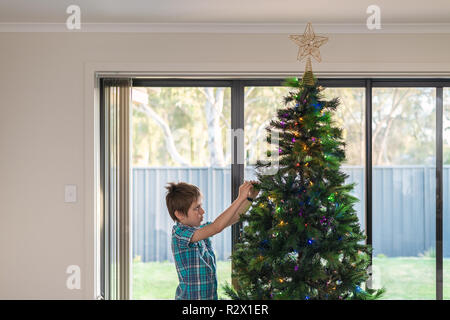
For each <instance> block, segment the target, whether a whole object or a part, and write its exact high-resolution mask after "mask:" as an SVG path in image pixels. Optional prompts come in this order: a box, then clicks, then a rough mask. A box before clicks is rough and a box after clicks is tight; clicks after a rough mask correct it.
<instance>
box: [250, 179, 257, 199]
mask: <svg viewBox="0 0 450 320" xmlns="http://www.w3.org/2000/svg"><path fill="white" fill-rule="evenodd" d="M250 183H251V184H252V187H251V188H250V191H249V193H248V196H249V197H250V198H252V199H255V198H256V196H257V195H258V193H259V190H258V189H256V188H255V187H254V186H253V185H255V184H259V182H258V181H255V180H251V181H250Z"/></svg>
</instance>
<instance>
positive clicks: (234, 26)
mask: <svg viewBox="0 0 450 320" xmlns="http://www.w3.org/2000/svg"><path fill="white" fill-rule="evenodd" d="M305 26H306V23H296V24H293V23H290V24H286V23H83V22H82V23H81V29H80V30H69V29H68V28H67V27H66V24H65V23H0V32H130V33H252V34H258V33H259V34H292V33H303V31H304V29H305ZM381 27H382V28H381V29H379V30H369V29H368V28H367V26H366V25H365V24H314V31H315V32H316V33H328V34H333V33H338V34H339V33H363V34H376V33H381V34H389V33H411V34H420V33H423V34H431V33H450V23H417V24H382V25H381Z"/></svg>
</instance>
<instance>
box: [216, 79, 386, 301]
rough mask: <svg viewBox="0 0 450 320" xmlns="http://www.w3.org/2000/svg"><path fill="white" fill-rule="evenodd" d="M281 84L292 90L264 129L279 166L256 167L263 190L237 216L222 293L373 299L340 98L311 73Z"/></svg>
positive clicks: (238, 296)
mask: <svg viewBox="0 0 450 320" xmlns="http://www.w3.org/2000/svg"><path fill="white" fill-rule="evenodd" d="M286 85H288V86H290V87H293V88H295V90H292V91H290V92H289V94H288V95H287V96H286V97H285V98H284V102H285V105H284V106H283V107H281V108H280V109H278V110H277V119H276V120H273V121H271V122H270V126H269V127H268V128H267V130H268V132H269V135H268V140H269V142H271V143H274V142H278V150H275V151H274V152H278V153H279V167H278V170H277V172H276V173H275V174H270V175H267V174H264V173H263V172H264V169H265V168H267V167H268V166H270V164H266V163H261V162H259V161H258V162H257V164H256V171H257V172H256V174H257V178H258V180H259V184H258V185H257V186H256V187H257V188H258V189H259V190H260V191H261V192H260V194H259V196H258V197H257V199H255V202H254V205H253V207H252V208H251V210H250V212H249V213H248V214H246V215H243V216H242V217H241V222H242V223H244V225H245V226H244V228H243V231H242V232H241V241H240V242H239V243H237V244H236V246H235V250H234V252H233V254H232V261H233V266H234V268H233V277H234V278H235V279H236V281H237V287H236V290H235V289H234V288H233V287H231V286H230V285H226V286H225V287H224V290H225V291H226V293H227V294H228V295H229V296H230V297H231V298H233V299H376V298H378V297H379V296H380V295H381V294H382V292H383V290H373V289H370V288H366V289H365V290H364V289H363V288H362V287H363V284H364V283H365V281H366V280H367V279H368V277H369V271H368V268H369V265H370V254H371V247H370V246H368V245H365V244H363V243H362V242H363V240H364V239H365V236H364V234H363V232H362V231H361V229H360V225H359V222H358V218H357V215H356V211H355V210H354V208H353V204H354V203H355V202H356V201H358V199H357V198H355V197H354V196H352V195H350V192H351V191H352V189H353V187H354V184H349V185H345V184H344V182H345V179H346V178H347V177H348V175H346V174H345V173H343V172H341V171H340V165H341V163H342V162H343V161H344V159H345V150H344V148H345V142H344V141H343V137H342V129H341V128H339V127H337V126H335V124H334V122H333V121H332V114H333V113H334V112H335V111H336V109H337V108H338V106H339V99H338V98H333V99H331V100H325V99H324V97H323V88H322V87H321V86H319V85H318V83H317V80H316V78H315V77H314V75H313V74H312V71H309V70H307V71H306V72H305V74H304V76H303V79H302V81H298V79H288V80H287V81H286ZM272 131H276V132H278V136H279V139H278V141H272V136H271V132H272Z"/></svg>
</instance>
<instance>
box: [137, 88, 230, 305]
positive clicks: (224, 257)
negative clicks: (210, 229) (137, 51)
mask: <svg viewBox="0 0 450 320" xmlns="http://www.w3.org/2000/svg"><path fill="white" fill-rule="evenodd" d="M230 91H231V89H230V88H229V87H213V86H210V87H188V86H184V87H171V86H170V83H168V84H167V86H164V87H163V86H149V85H144V86H136V85H134V86H133V91H132V101H133V104H132V107H133V117H132V132H131V140H132V181H131V183H132V188H131V189H132V194H133V198H132V230H131V231H132V251H133V252H132V257H133V268H132V271H133V283H132V288H133V290H132V293H133V298H134V299H174V297H175V290H176V287H177V285H178V277H177V273H176V268H175V264H174V260H173V256H172V251H171V231H172V226H173V224H174V222H173V221H172V219H171V218H170V216H169V213H168V211H167V207H166V202H165V193H166V189H165V186H166V184H167V183H168V182H187V183H190V184H194V185H196V186H198V187H199V188H200V191H201V192H202V194H203V200H202V203H203V208H204V210H205V211H206V213H205V218H204V221H213V220H214V219H215V218H216V217H217V216H218V215H219V214H220V213H222V212H223V211H224V210H225V209H226V208H227V207H228V206H229V205H230V203H231V178H230V177H231V162H230V149H229V147H227V135H228V134H229V132H230V119H231V101H230ZM212 244H213V247H214V248H215V254H216V259H217V272H218V282H219V286H220V284H221V283H223V282H224V281H228V282H230V281H231V280H230V279H231V264H230V260H229V256H230V255H231V229H227V230H225V231H224V232H222V233H221V234H219V235H216V236H214V237H212ZM221 296H222V292H221V291H220V290H219V297H221Z"/></svg>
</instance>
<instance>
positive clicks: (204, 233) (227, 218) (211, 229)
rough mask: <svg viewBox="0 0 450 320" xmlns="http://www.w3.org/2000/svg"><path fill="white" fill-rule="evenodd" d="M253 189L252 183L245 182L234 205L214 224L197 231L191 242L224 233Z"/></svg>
mask: <svg viewBox="0 0 450 320" xmlns="http://www.w3.org/2000/svg"><path fill="white" fill-rule="evenodd" d="M251 188H252V184H251V183H250V182H248V181H246V182H244V183H243V184H242V185H241V186H240V187H239V195H238V197H237V198H236V200H234V201H233V203H232V204H231V205H230V206H229V207H228V208H227V209H226V210H225V211H224V212H223V213H222V214H221V215H220V216H218V217H217V218H216V220H214V222H213V223H211V224H208V225H207V226H204V227H203V228H201V229H198V230H196V231H195V232H194V234H193V235H192V238H191V242H197V241H200V240H203V239H206V238H209V237H211V236H213V235H215V234H217V233H220V232H222V230H223V229H225V228H226V227H227V226H228V225H229V224H230V222H231V220H232V218H233V216H234V215H235V213H236V212H237V211H238V209H239V207H240V206H241V204H242V203H243V202H244V201H247V195H248V192H249V191H250V189H251Z"/></svg>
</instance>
